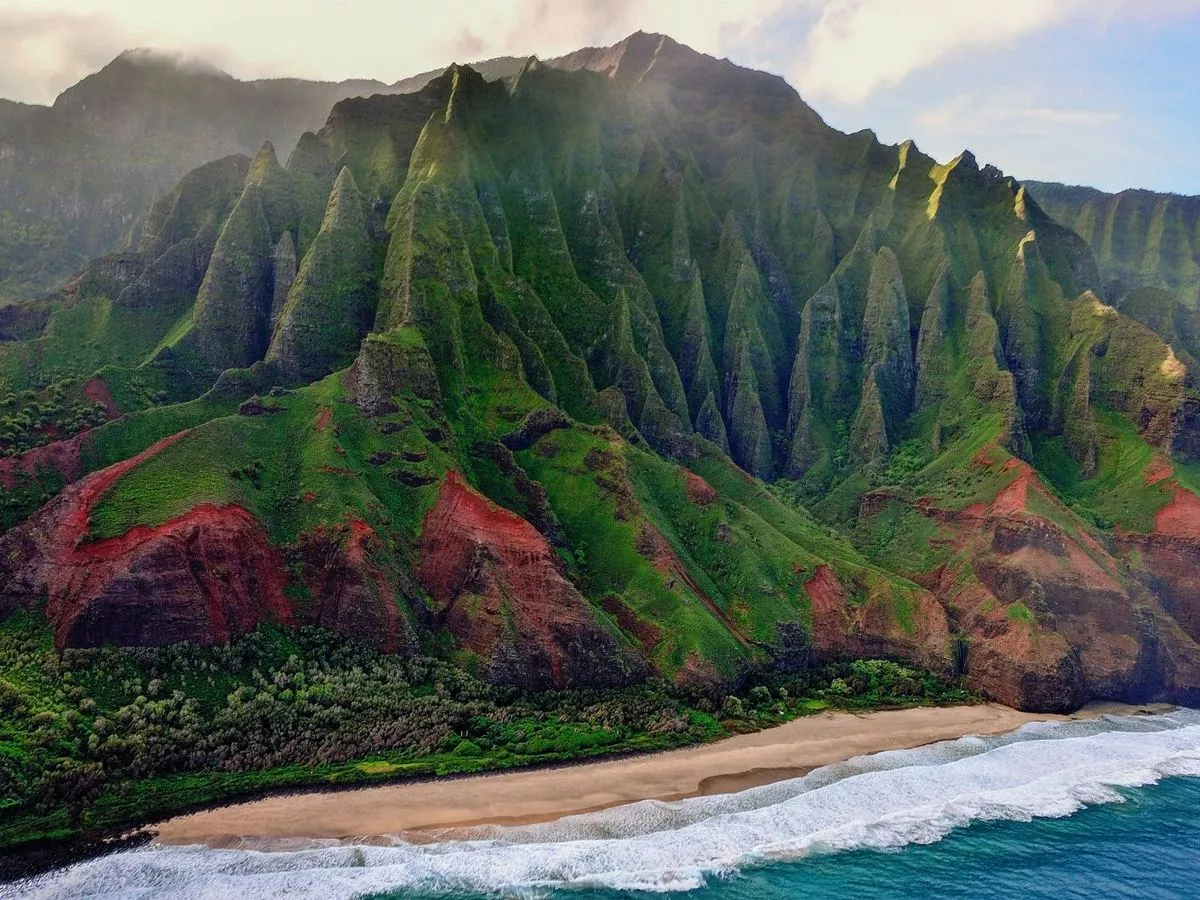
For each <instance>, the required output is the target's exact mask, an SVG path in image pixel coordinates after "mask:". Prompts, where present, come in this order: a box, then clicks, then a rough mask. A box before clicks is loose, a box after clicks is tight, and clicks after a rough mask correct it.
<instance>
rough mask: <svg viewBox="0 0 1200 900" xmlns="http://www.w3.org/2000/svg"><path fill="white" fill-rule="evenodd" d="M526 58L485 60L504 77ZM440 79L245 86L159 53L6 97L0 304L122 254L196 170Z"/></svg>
mask: <svg viewBox="0 0 1200 900" xmlns="http://www.w3.org/2000/svg"><path fill="white" fill-rule="evenodd" d="M519 64H520V60H516V59H509V58H500V59H494V60H486V61H484V62H482V63H479V64H477V65H478V66H479V68H480V71H483V72H486V73H488V74H489V75H490V76H491V77H503V76H505V75H507V74H509V73H511V72H512V71H514V70H515V68H516V67H517V66H519ZM438 74H440V71H439V72H427V73H423V74H420V75H416V76H412V77H411V78H406V79H402V80H401V81H398V82H396V83H394V84H391V85H387V84H384V83H383V82H380V81H374V80H369V79H357V80H347V81H341V82H336V83H335V82H316V81H304V80H301V79H295V78H272V79H263V80H259V81H239V80H237V79H235V78H233V77H232V76H230V75H228V74H226V73H224V72H221V71H220V70H218V69H215V68H213V67H210V66H205V65H202V64H200V63H189V64H187V65H184V64H181V63H180V61H178V60H177V59H175V58H173V57H171V56H169V55H166V54H161V53H157V52H155V51H152V50H131V51H127V52H125V53H122V54H121V55H120V56H118V57H117V58H116V59H114V60H113V61H112V62H111V63H109V64H108V65H107V66H105V67H104V68H103V69H101V70H100V71H99V72H96V73H95V74H92V75H89V76H88V77H86V78H84V79H83V80H82V81H80V82H79V83H78V84H76V85H74V86H73V87H71V88H69V89H67V90H66V91H64V92H63V93H62V94H61V95H59V97H58V98H57V99H56V100H55V102H54V103H53V105H51V106H39V105H32V104H20V103H13V102H11V101H7V100H0V210H3V212H0V300H2V301H12V300H23V299H30V298H33V297H38V296H41V295H43V294H45V293H47V292H49V291H51V290H54V289H57V288H58V287H59V286H61V285H62V283H63V282H64V281H66V280H67V278H69V277H70V276H71V275H72V274H74V273H75V272H76V271H77V270H78V269H79V268H80V267H81V266H82V265H83V264H84V263H85V262H87V260H89V259H90V258H92V257H95V256H99V255H101V254H103V253H108V252H111V251H113V250H116V249H118V248H120V247H121V246H122V245H123V244H124V243H125V242H126V241H128V240H129V238H130V236H131V234H132V235H133V237H134V238H135V239H136V237H137V230H138V228H139V226H140V223H141V220H142V218H143V216H144V215H145V213H146V210H147V209H148V208H149V207H150V206H151V204H152V203H153V202H154V201H155V200H156V199H157V198H158V197H160V196H161V195H162V194H164V193H165V192H167V191H168V190H170V189H171V187H172V186H173V185H174V183H175V182H176V181H177V180H178V179H179V178H180V177H181V176H183V175H184V174H185V173H187V172H188V171H189V170H191V169H193V168H195V167H196V166H199V165H201V164H203V163H206V162H208V161H210V160H214V159H217V158H219V157H223V156H227V155H230V154H237V153H242V154H250V153H253V152H254V151H255V150H256V149H257V148H258V147H259V146H260V145H261V144H262V143H263V141H270V142H272V143H274V144H275V145H276V146H278V147H282V148H285V149H287V150H290V148H291V147H293V146H294V145H295V143H296V141H297V139H298V138H299V137H300V135H301V134H302V133H303V132H304V131H306V130H308V129H312V128H315V127H318V126H319V125H320V124H321V123H322V122H323V121H324V118H325V116H326V115H327V114H328V112H329V109H330V107H331V106H332V105H333V104H334V103H335V102H337V101H338V100H341V99H343V98H346V97H353V96H360V95H361V96H366V95H370V94H378V93H400V92H407V91H414V90H418V89H419V88H421V87H423V86H424V85H425V84H426V83H428V82H429V81H430V80H431V79H432V78H434V77H435V76H436V75H438Z"/></svg>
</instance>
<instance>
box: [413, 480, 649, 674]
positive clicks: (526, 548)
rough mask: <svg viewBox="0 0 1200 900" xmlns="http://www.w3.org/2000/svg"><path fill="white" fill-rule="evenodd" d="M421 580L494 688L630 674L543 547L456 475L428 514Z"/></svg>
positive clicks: (525, 526) (531, 531) (526, 527)
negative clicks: (498, 684) (500, 684)
mask: <svg viewBox="0 0 1200 900" xmlns="http://www.w3.org/2000/svg"><path fill="white" fill-rule="evenodd" d="M417 577H418V579H419V580H420V582H421V584H422V585H424V587H425V588H426V590H428V591H429V593H430V595H431V596H432V597H433V599H434V601H435V602H436V603H437V605H438V614H439V616H440V617H441V618H442V620H443V621H444V622H445V624H446V625H447V626H448V627H449V629H450V631H451V632H452V633H453V634H454V635H455V637H456V638H457V639H458V641H459V644H460V645H461V646H462V647H463V648H464V649H466V650H469V651H471V652H473V653H475V654H478V656H479V657H480V659H481V660H482V661H483V662H484V664H485V666H486V669H487V671H488V674H489V676H490V677H492V678H493V679H495V680H498V681H502V682H505V683H515V684H520V685H522V686H526V687H550V686H555V687H564V686H566V685H567V684H568V683H569V684H573V685H580V684H589V683H590V684H595V683H597V682H601V681H612V680H613V679H614V676H615V677H616V678H617V679H619V678H621V677H622V673H623V672H624V671H625V669H626V668H627V667H626V665H625V664H624V662H625V661H624V659H623V657H624V654H623V653H621V652H620V650H619V648H618V646H617V644H616V641H615V640H614V639H613V637H612V636H611V635H610V634H609V633H608V632H606V631H605V630H604V629H603V628H602V627H601V626H600V624H599V623H598V622H597V620H596V617H595V615H594V613H593V611H592V609H591V607H590V606H589V605H588V604H587V601H585V600H584V599H583V597H582V596H581V595H580V594H579V592H578V591H576V590H575V587H574V586H573V585H572V584H571V583H570V582H569V581H568V580H567V579H566V577H565V576H564V574H563V569H562V564H561V563H560V562H559V559H558V557H557V556H556V555H555V553H554V550H553V549H552V548H551V546H550V544H549V543H548V542H547V541H546V539H545V538H544V537H543V536H542V535H541V534H540V533H539V532H538V531H537V529H535V528H534V527H533V526H532V525H530V524H529V523H528V522H526V521H525V520H524V519H522V518H521V517H520V516H518V515H516V514H515V513H512V512H509V511H508V510H506V509H502V508H501V507H498V506H496V505H495V504H493V503H491V502H490V501H488V500H487V499H486V498H484V497H483V496H481V495H480V494H478V493H476V492H475V491H474V490H472V488H471V487H470V486H469V485H468V484H467V483H466V482H465V481H464V480H463V479H462V477H461V476H460V475H458V474H457V473H456V472H450V473H449V474H448V475H447V476H446V480H445V481H444V482H443V483H442V487H441V491H440V492H439V494H438V499H437V502H436V503H435V504H434V506H433V508H432V509H430V510H429V512H428V513H427V514H426V516H425V524H424V530H423V532H422V535H421V561H420V566H419V568H418V573H417Z"/></svg>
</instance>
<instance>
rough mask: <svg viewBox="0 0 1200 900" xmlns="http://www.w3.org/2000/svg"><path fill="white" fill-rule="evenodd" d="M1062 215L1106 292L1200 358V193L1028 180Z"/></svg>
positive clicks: (1188, 355)
mask: <svg viewBox="0 0 1200 900" xmlns="http://www.w3.org/2000/svg"><path fill="white" fill-rule="evenodd" d="M1029 190H1030V191H1031V192H1032V193H1033V195H1034V196H1035V197H1036V198H1037V199H1038V202H1039V203H1040V204H1041V206H1042V207H1043V208H1044V209H1045V210H1046V212H1047V213H1049V214H1050V215H1051V216H1053V217H1054V218H1055V219H1056V220H1057V221H1059V222H1061V223H1062V224H1063V225H1066V226H1067V227H1068V228H1072V229H1074V230H1075V231H1076V232H1078V233H1079V235H1080V236H1081V237H1082V238H1083V239H1084V240H1085V241H1087V242H1088V246H1089V247H1090V248H1091V249H1092V252H1093V253H1094V254H1095V256H1096V262H1097V263H1098V265H1099V271H1100V275H1101V279H1102V282H1103V290H1104V297H1105V299H1106V300H1107V301H1108V302H1109V303H1111V304H1112V305H1114V306H1115V307H1117V308H1118V309H1120V310H1121V311H1122V312H1123V313H1125V314H1126V315H1128V316H1129V317H1130V318H1132V319H1135V320H1137V321H1138V322H1141V323H1142V324H1144V325H1146V326H1147V327H1149V328H1150V329H1151V330H1153V331H1154V332H1155V333H1157V334H1158V335H1159V336H1160V337H1162V338H1163V340H1165V341H1167V342H1168V343H1170V344H1171V345H1172V347H1174V348H1175V351H1176V353H1178V354H1180V356H1181V358H1183V359H1185V360H1186V362H1187V364H1188V365H1189V366H1193V367H1194V366H1195V364H1196V361H1197V359H1200V197H1183V196H1179V195H1177V194H1158V193H1154V192H1152V191H1143V190H1128V191H1122V192H1121V193H1119V194H1106V193H1104V192H1103V191H1097V190H1094V189H1092V188H1085V187H1068V186H1067V185H1064V184H1049V183H1041V182H1037V183H1031V184H1030V185H1029Z"/></svg>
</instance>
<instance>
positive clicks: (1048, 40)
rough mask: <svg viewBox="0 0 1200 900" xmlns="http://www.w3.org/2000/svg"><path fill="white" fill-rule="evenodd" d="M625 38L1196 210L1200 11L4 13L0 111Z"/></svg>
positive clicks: (882, 3) (816, 6) (705, 3)
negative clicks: (86, 80)
mask: <svg viewBox="0 0 1200 900" xmlns="http://www.w3.org/2000/svg"><path fill="white" fill-rule="evenodd" d="M639 28H640V29H642V30H645V31H656V32H662V33H666V34H669V35H671V36H672V37H674V38H675V39H676V40H679V41H681V42H683V43H685V44H688V45H689V46H692V47H694V48H695V49H697V50H700V51H702V52H705V53H710V54H713V55H715V56H727V57H729V58H730V59H732V60H733V61H734V62H737V63H740V64H743V65H748V66H753V67H755V68H761V69H766V70H768V71H771V72H775V73H778V74H780V75H782V76H784V77H785V78H786V79H787V80H788V81H789V82H790V83H791V84H792V85H793V86H794V87H795V88H796V89H797V90H798V91H799V92H800V93H801V95H802V96H803V97H804V98H805V99H806V100H807V101H808V102H809V103H810V104H811V105H812V106H813V107H814V108H815V109H816V110H817V112H819V113H820V114H821V115H822V116H823V117H824V118H825V120H826V121H827V122H829V124H831V125H833V126H835V127H837V128H840V129H842V130H843V131H857V130H859V129H861V128H872V129H873V130H874V131H875V132H876V133H877V134H878V135H879V137H880V139H881V140H883V141H886V142H888V143H898V142H900V141H902V140H905V139H908V138H911V139H913V140H915V141H916V142H917V145H918V146H919V147H920V148H921V149H922V150H924V151H925V152H926V153H929V154H930V155H932V156H934V157H936V158H938V159H941V160H948V159H951V158H953V157H954V156H956V155H958V153H959V152H961V151H962V150H963V149H965V148H969V149H971V150H972V151H973V152H974V153H975V155H976V156H977V157H978V158H979V161H980V163H981V164H982V163H985V162H990V163H993V164H994V165H997V166H999V167H1000V168H1001V169H1003V170H1004V171H1006V172H1008V173H1010V174H1012V175H1015V176H1016V177H1018V178H1021V179H1042V180H1048V181H1066V182H1069V183H1072V184H1090V185H1093V186H1096V187H1099V188H1102V189H1104V190H1111V191H1115V190H1121V189H1123V188H1127V187H1146V188H1151V189H1155V190H1163V191H1172V192H1176V193H1185V194H1200V162H1198V158H1200V153H1198V151H1197V148H1198V147H1200V0H741V2H727V0H437V2H434V3H420V4H417V3H414V2H411V0H320V2H312V0H201V2H196V0H186V2H185V0H0V97H5V98H8V99H13V100H20V101H23V102H29V103H48V102H51V101H52V100H53V98H54V97H55V96H56V95H57V94H58V92H60V91H62V90H63V89H65V88H67V87H69V86H70V85H71V84H73V83H74V82H76V81H78V80H79V79H80V78H81V77H83V76H84V75H86V74H88V73H89V72H92V71H95V70H96V69H98V68H100V67H102V66H103V65H104V64H105V63H106V62H108V61H109V60H110V59H112V57H114V56H116V55H117V54H118V53H120V52H121V51H122V50H125V49H129V48H132V47H154V48H156V49H160V50H165V51H170V52H175V53H180V54H184V55H187V56H192V57H199V58H201V59H204V60H206V61H208V62H211V63H213V64H215V65H217V66H220V67H221V68H223V69H225V70H226V71H228V72H230V73H232V74H233V75H235V76H237V77H239V78H258V77H268V76H278V75H292V76H298V77H305V78H319V79H343V78H351V77H369V78H377V79H379V80H381V81H385V82H392V81H396V80H398V79H400V78H403V77H405V76H407V75H411V74H415V73H417V72H421V71H425V70H428V69H434V68H439V67H441V66H443V65H446V64H448V63H450V62H452V61H458V62H469V61H471V60H477V59H486V58H488V57H493V56H501V55H516V56H525V55H528V54H531V53H536V54H537V55H539V56H541V57H543V58H548V57H552V56H555V55H558V54H562V53H565V52H568V51H570V50H573V49H576V48H578V47H581V46H595V45H605V44H611V43H615V42H616V41H618V40H620V39H621V38H623V37H625V36H626V35H628V34H630V33H631V32H633V31H636V30H638V29H639Z"/></svg>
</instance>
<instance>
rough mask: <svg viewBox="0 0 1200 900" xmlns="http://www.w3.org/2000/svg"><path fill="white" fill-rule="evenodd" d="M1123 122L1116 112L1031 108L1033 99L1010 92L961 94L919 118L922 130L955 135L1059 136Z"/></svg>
mask: <svg viewBox="0 0 1200 900" xmlns="http://www.w3.org/2000/svg"><path fill="white" fill-rule="evenodd" d="M1120 120H1121V114H1120V113H1119V112H1117V111H1116V110H1111V109H1086V108H1064V107H1056V106H1042V105H1037V104H1036V103H1035V104H1033V105H1031V98H1030V97H1028V96H1026V95H1023V94H1020V93H1016V92H1009V91H998V92H994V93H991V94H988V95H980V94H977V93H966V94H958V95H956V96H954V97H951V98H950V99H949V100H946V101H945V102H943V103H939V104H938V105H937V106H933V107H930V108H929V109H927V110H925V111H923V112H921V113H920V114H918V116H917V124H918V125H920V126H924V127H926V128H929V129H932V130H934V131H940V132H943V133H955V134H963V133H971V132H992V131H996V132H999V131H1022V132H1026V133H1056V132H1058V131H1060V130H1062V129H1064V128H1078V129H1103V128H1111V127H1112V126H1113V125H1115V124H1117V123H1118V122H1119V121H1120Z"/></svg>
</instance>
